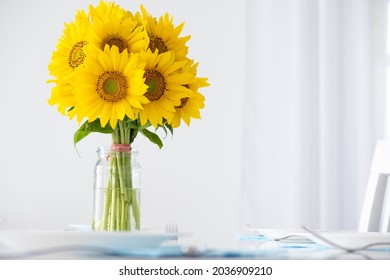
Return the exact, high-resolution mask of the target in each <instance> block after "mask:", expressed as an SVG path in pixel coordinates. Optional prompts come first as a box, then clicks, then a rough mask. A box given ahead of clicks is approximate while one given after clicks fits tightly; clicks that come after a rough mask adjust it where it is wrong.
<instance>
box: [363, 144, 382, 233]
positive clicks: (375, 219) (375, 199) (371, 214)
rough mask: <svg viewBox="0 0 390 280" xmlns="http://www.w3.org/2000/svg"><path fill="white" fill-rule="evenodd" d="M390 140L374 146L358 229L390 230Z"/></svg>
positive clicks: (366, 230)
mask: <svg viewBox="0 0 390 280" xmlns="http://www.w3.org/2000/svg"><path fill="white" fill-rule="evenodd" d="M389 175H390V142H387V141H383V140H380V141H378V142H377V144H376V147H375V152H374V156H373V159H372V163H371V170H370V175H369V179H368V185H367V189H366V194H365V197H364V201H363V208H362V213H361V216H360V223H359V231H361V232H368V231H374V232H390V180H388V178H389Z"/></svg>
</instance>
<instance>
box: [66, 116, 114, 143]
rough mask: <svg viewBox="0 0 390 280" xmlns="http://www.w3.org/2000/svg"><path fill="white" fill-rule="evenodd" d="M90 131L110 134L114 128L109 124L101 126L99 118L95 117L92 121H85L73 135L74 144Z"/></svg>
mask: <svg viewBox="0 0 390 280" xmlns="http://www.w3.org/2000/svg"><path fill="white" fill-rule="evenodd" d="M92 132H99V133H106V134H111V133H113V132H114V129H112V127H111V126H110V125H109V124H107V125H106V126H105V127H102V126H101V125H100V119H96V120H94V121H93V122H88V121H85V122H84V123H83V125H82V126H80V128H79V129H78V130H77V131H76V132H75V134H74V136H73V143H74V145H75V146H76V144H77V143H78V142H80V141H81V140H82V139H84V138H85V137H87V136H88V135H89V134H90V133H92Z"/></svg>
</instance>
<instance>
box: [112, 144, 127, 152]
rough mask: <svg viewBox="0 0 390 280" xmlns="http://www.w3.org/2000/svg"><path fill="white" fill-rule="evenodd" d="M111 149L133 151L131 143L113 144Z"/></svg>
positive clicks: (114, 150)
mask: <svg viewBox="0 0 390 280" xmlns="http://www.w3.org/2000/svg"><path fill="white" fill-rule="evenodd" d="M111 151H113V152H123V153H128V152H131V144H112V145H111Z"/></svg>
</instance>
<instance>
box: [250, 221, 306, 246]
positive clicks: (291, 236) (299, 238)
mask: <svg viewBox="0 0 390 280" xmlns="http://www.w3.org/2000/svg"><path fill="white" fill-rule="evenodd" d="M247 226H248V227H249V228H251V229H252V230H254V231H255V232H256V233H258V234H259V235H261V236H265V237H267V238H268V239H270V240H271V241H288V242H300V243H301V242H310V243H311V240H309V239H308V240H307V241H306V239H307V238H306V237H305V236H303V235H298V234H289V235H286V236H283V237H279V238H274V237H273V236H270V235H268V234H265V233H264V232H261V231H260V230H258V229H257V228H255V227H254V226H252V225H250V224H247ZM294 238H295V239H294ZM303 239H304V240H303Z"/></svg>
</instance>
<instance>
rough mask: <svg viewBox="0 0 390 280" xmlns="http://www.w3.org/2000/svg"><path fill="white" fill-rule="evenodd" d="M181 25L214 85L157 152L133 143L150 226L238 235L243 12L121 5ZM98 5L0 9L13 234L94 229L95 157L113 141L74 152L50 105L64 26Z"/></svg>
mask: <svg viewBox="0 0 390 280" xmlns="http://www.w3.org/2000/svg"><path fill="white" fill-rule="evenodd" d="M115 2H116V3H117V4H120V5H121V6H122V7H123V8H126V9H129V10H131V11H137V10H138V8H139V5H140V3H141V2H142V4H143V5H144V6H145V7H146V8H147V9H148V10H149V11H150V12H151V13H152V14H153V15H155V16H159V15H161V14H163V13H165V12H167V11H168V12H169V13H170V14H171V15H173V16H174V22H175V23H176V24H179V23H181V22H182V21H185V22H186V24H185V28H184V30H183V35H186V34H190V35H191V36H192V39H191V40H190V42H189V55H190V56H191V57H192V58H194V59H195V60H196V61H199V62H200V66H199V68H198V74H199V75H200V76H205V77H208V78H209V82H210V83H211V86H210V87H209V88H206V89H204V90H203V94H204V95H205V97H206V107H205V109H204V110H203V112H202V116H203V119H202V120H201V121H199V120H195V121H193V123H192V125H191V127H189V128H187V127H184V126H183V127H180V128H179V129H177V130H176V131H175V133H174V137H173V138H172V139H171V138H170V137H168V138H167V139H165V140H164V143H165V147H164V148H163V150H158V148H156V147H155V146H154V145H152V144H149V143H148V142H146V141H145V140H144V139H137V140H136V144H135V146H137V147H138V149H139V150H140V160H141V164H142V166H143V190H142V218H143V223H144V224H145V225H152V226H154V225H164V224H165V223H168V222H177V223H178V224H179V225H180V226H181V228H182V230H189V231H195V232H204V231H206V230H208V231H212V232H219V231H221V232H222V231H223V232H233V231H234V230H235V229H236V227H237V226H238V223H239V222H238V212H239V209H238V208H239V203H238V202H239V186H240V183H241V167H240V166H241V164H240V163H241V162H240V161H241V147H242V139H241V138H242V133H241V132H242V131H241V124H242V122H243V119H242V113H243V112H242V110H243V109H242V108H243V104H242V100H243V99H242V98H237V96H242V95H243V94H244V93H245V84H244V78H245V73H244V66H245V65H244V64H245V63H244V58H245V52H244V51H245V45H244V37H245V21H244V19H245V2H243V1H239V0H229V1H226V0H213V1H209V0H196V1H189V0H187V1H183V0H175V1H172V0H171V1H167V0H165V1H153V0H144V1H138V0H137V1H124V0H123V1H115ZM90 3H92V4H97V3H98V1H97V0H96V1H85V0H83V1H80V0H77V1H76V0H57V1H50V0H36V1H27V0H25V1H21V0H19V1H1V2H0V38H1V44H0V61H1V63H0V89H1V90H0V120H1V121H2V122H1V132H0V133H1V137H0V219H1V218H5V219H6V220H7V222H6V224H5V225H4V226H5V227H7V228H47V229H61V228H64V227H65V226H66V225H68V224H88V223H89V222H90V220H91V210H92V179H93V174H92V172H93V166H94V164H95V161H96V154H95V150H96V147H97V146H99V145H109V144H110V137H108V136H105V135H98V134H95V135H91V136H89V137H88V138H87V139H85V140H83V142H81V143H80V144H79V145H78V151H79V153H80V155H81V157H79V156H78V154H77V152H76V151H75V149H74V147H73V144H72V142H73V133H74V131H75V130H76V129H77V123H76V122H75V121H69V120H67V119H66V118H65V117H63V116H61V115H60V114H59V113H58V112H57V111H56V108H55V107H51V106H49V105H48V104H47V102H46V100H47V99H48V98H49V96H50V88H51V86H50V85H48V84H46V80H48V79H49V78H50V77H49V73H48V70H47V65H48V63H49V61H50V57H51V53H52V51H53V50H54V48H55V45H56V43H57V39H58V38H59V37H60V35H61V33H62V30H63V24H64V22H69V21H72V20H73V18H74V15H75V13H76V10H77V9H86V8H87V7H88V4H90Z"/></svg>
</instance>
